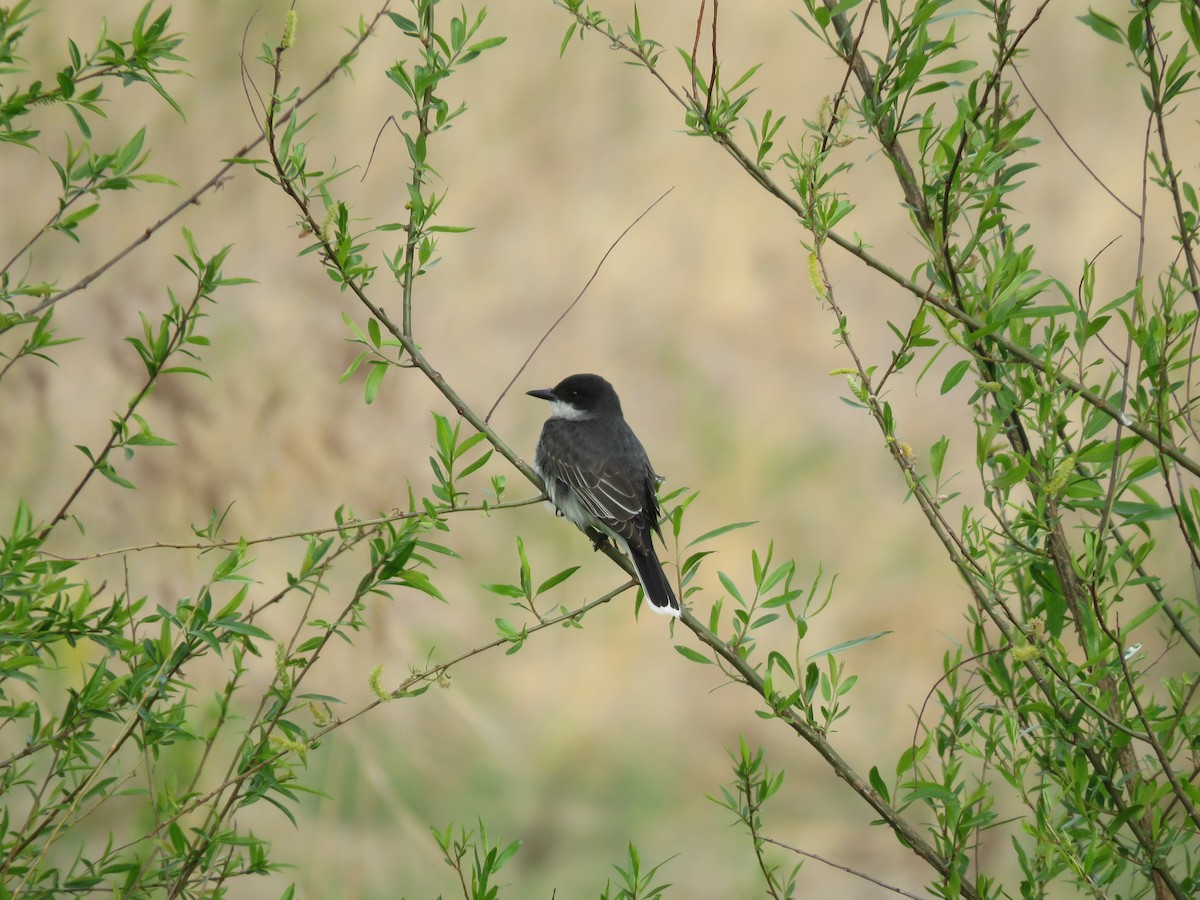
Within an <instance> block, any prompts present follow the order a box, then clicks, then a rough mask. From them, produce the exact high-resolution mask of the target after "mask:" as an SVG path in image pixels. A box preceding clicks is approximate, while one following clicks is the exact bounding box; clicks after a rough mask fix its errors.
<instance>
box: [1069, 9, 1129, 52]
mask: <svg viewBox="0 0 1200 900" xmlns="http://www.w3.org/2000/svg"><path fill="white" fill-rule="evenodd" d="M1075 18H1076V19H1077V20H1078V21H1080V22H1082V23H1083V24H1084V25H1086V26H1087V27H1088V28H1090V29H1092V31H1094V32H1096V34H1098V35H1100V37H1102V38H1104V39H1105V40H1108V41H1112V42H1113V43H1114V44H1120V45H1121V46H1122V47H1124V46H1126V44H1125V34H1124V32H1122V31H1121V26H1119V25H1118V24H1117V23H1116V22H1114V21H1113V20H1112V19H1106V18H1105V17H1104V16H1102V15H1100V14H1099V13H1098V12H1096V11H1095V10H1089V11H1088V13H1087V15H1084V16H1076V17H1075Z"/></svg>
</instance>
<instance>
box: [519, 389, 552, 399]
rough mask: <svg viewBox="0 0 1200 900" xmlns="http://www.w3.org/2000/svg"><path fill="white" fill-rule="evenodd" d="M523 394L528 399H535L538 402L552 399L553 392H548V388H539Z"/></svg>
mask: <svg viewBox="0 0 1200 900" xmlns="http://www.w3.org/2000/svg"><path fill="white" fill-rule="evenodd" d="M525 393H526V394H528V395H529V396H530V397H537V398H538V399H539V400H553V399H554V391H552V390H550V388H540V389H538V390H536V391H526V392H525Z"/></svg>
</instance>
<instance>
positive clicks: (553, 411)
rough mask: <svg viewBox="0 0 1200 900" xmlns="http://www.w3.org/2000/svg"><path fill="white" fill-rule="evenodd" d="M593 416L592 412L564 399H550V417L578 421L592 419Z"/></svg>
mask: <svg viewBox="0 0 1200 900" xmlns="http://www.w3.org/2000/svg"><path fill="white" fill-rule="evenodd" d="M591 417H592V414H591V413H589V412H584V411H583V410H582V409H577V408H576V407H574V406H572V405H571V404H570V403H564V402H563V401H562V400H551V401H550V418H552V419H568V420H570V421H572V422H578V421H580V420H581V419H590V418H591Z"/></svg>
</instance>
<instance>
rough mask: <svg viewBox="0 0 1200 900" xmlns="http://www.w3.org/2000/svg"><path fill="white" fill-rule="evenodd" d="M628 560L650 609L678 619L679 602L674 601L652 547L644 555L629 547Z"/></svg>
mask: <svg viewBox="0 0 1200 900" xmlns="http://www.w3.org/2000/svg"><path fill="white" fill-rule="evenodd" d="M629 558H630V559H632V560H633V565H634V568H636V569H637V573H638V580H639V581H640V582H641V583H642V590H644V591H645V592H646V600H647V602H649V604H650V608H651V609H652V610H654V611H655V612H656V613H662V614H663V615H667V616H675V617H676V618H679V601H678V600H677V599H675V592H674V591H672V590H671V582H670V581H668V580H667V573H666V572H664V571H663V567H662V565H661V564H660V563H659V561H658V556H657V555H655V553H654V547H653V545H651V546H650V548H649V550H648V551H647V552H644V553H643V552H640V551H637V550H634V549H633V548H632V547H631V548H630V552H629Z"/></svg>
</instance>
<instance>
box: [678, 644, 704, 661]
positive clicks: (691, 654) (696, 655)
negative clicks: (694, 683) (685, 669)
mask: <svg viewBox="0 0 1200 900" xmlns="http://www.w3.org/2000/svg"><path fill="white" fill-rule="evenodd" d="M675 650H676V651H677V652H678V653H679V655H680V656H682V657H683V658H684V659H690V660H691V661H692V662H694V663H700V664H702V665H706V666H711V665H712V660H711V659H709V658H708V657H707V656H705V655H704V654H703V653H701V652H700V651H699V650H693V649H692V648H691V647H685V646H683V644H676V645H675Z"/></svg>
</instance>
